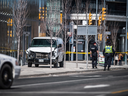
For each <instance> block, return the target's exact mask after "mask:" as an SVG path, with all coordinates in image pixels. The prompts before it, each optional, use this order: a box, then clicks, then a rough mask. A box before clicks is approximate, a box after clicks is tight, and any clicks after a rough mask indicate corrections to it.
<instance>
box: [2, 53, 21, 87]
mask: <svg viewBox="0 0 128 96" xmlns="http://www.w3.org/2000/svg"><path fill="white" fill-rule="evenodd" d="M20 70H21V69H20V66H19V64H18V62H17V60H16V59H15V58H13V57H10V56H7V55H4V54H0V88H4V89H5V88H10V87H11V85H12V83H13V80H14V79H16V78H18V77H19V75H20Z"/></svg>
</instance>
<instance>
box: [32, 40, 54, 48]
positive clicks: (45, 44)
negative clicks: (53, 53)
mask: <svg viewBox="0 0 128 96" xmlns="http://www.w3.org/2000/svg"><path fill="white" fill-rule="evenodd" d="M31 47H51V40H50V39H33V40H32V43H31ZM52 47H56V40H52Z"/></svg>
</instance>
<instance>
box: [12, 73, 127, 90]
mask: <svg viewBox="0 0 128 96" xmlns="http://www.w3.org/2000/svg"><path fill="white" fill-rule="evenodd" d="M127 76H128V75H125V76H117V77H104V78H89V79H79V80H68V81H57V82H47V83H36V84H25V85H16V86H12V88H17V87H30V86H39V85H47V84H60V83H70V82H71V83H73V82H81V81H88V80H100V79H105V80H106V79H111V78H117V79H118V78H121V77H127Z"/></svg>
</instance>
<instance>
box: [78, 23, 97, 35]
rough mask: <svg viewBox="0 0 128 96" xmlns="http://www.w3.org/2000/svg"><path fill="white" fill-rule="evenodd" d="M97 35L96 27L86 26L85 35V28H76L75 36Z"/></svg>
mask: <svg viewBox="0 0 128 96" xmlns="http://www.w3.org/2000/svg"><path fill="white" fill-rule="evenodd" d="M96 34H97V26H95V25H91V26H88V33H87V26H83V25H79V26H78V27H77V35H96Z"/></svg>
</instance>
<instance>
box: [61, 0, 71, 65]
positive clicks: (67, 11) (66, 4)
mask: <svg viewBox="0 0 128 96" xmlns="http://www.w3.org/2000/svg"><path fill="white" fill-rule="evenodd" d="M71 4H72V0H63V4H62V6H63V14H64V16H63V18H64V19H63V20H64V21H63V23H62V26H63V27H62V29H63V28H64V46H65V48H64V49H65V52H66V43H67V42H68V41H69V38H68V35H67V32H68V27H67V26H68V23H69V21H68V19H69V15H68V14H70V11H71V8H70V7H71ZM62 34H63V33H62ZM65 61H66V54H64V67H66V62H65Z"/></svg>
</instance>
